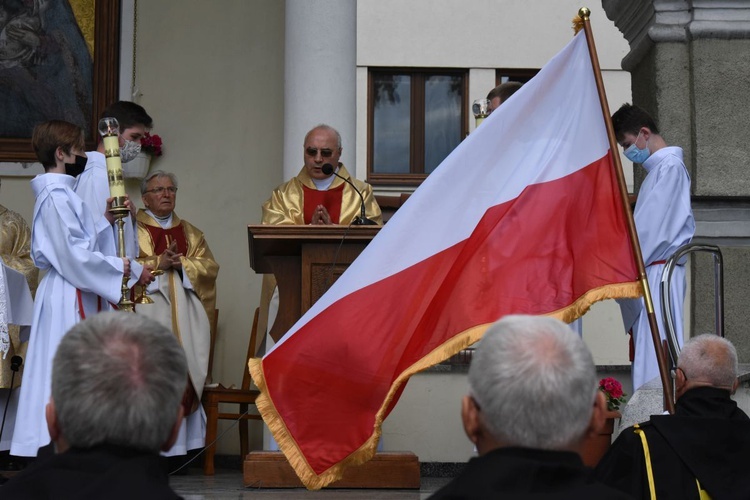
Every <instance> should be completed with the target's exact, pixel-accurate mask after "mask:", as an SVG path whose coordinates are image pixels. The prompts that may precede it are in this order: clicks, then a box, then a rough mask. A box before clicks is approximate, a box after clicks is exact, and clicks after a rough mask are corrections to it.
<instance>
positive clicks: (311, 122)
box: [284, 0, 357, 180]
mask: <svg viewBox="0 0 750 500" xmlns="http://www.w3.org/2000/svg"><path fill="white" fill-rule="evenodd" d="M285 29H286V33H285V44H286V46H285V61H284V70H285V74H284V180H288V179H290V178H292V177H294V176H295V175H297V172H299V169H300V168H301V167H302V163H303V157H302V143H303V140H304V137H305V134H306V133H307V131H308V130H310V129H311V128H312V127H314V126H315V125H317V124H319V123H326V124H328V125H330V126H332V127H334V128H335V129H337V130H338V131H339V133H340V134H341V139H342V145H343V148H344V150H343V154H342V156H341V161H342V162H343V163H344V164H345V165H346V166H347V168H349V171H350V172H352V174H353V173H354V171H355V169H354V167H355V165H354V158H355V151H356V148H355V146H356V143H355V140H356V122H355V120H356V99H355V98H356V67H357V64H356V63H357V2H356V0H286V27H285Z"/></svg>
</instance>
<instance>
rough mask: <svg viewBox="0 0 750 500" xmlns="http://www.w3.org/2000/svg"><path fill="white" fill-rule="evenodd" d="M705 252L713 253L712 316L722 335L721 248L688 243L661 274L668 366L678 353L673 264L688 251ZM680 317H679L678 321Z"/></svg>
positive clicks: (722, 290)
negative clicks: (673, 299)
mask: <svg viewBox="0 0 750 500" xmlns="http://www.w3.org/2000/svg"><path fill="white" fill-rule="evenodd" d="M697 252H705V253H709V254H711V255H713V258H714V318H715V328H716V334H717V335H719V336H721V337H723V336H724V259H723V257H722V255H721V250H720V249H719V247H717V246H715V245H705V244H700V243H688V244H687V245H683V246H681V247H680V248H678V249H677V251H676V252H675V253H674V254H672V256H671V257H670V258H669V259H667V262H666V264H665V265H664V270H663V271H662V275H661V313H662V319H663V320H664V329H665V330H666V332H664V334H665V336H666V338H667V345H668V346H669V355H670V358H671V363H670V368H673V367H674V366H676V364H677V358H678V357H679V355H680V345H679V344H678V342H677V336H676V335H675V326H674V315H673V314H672V301H671V294H670V291H671V288H670V287H671V280H672V273H673V272H674V268H675V266H677V265H678V263H679V262H680V260H681V259H683V258H684V257H685V256H686V255H688V254H690V253H697ZM681 320H682V318H680V321H681Z"/></svg>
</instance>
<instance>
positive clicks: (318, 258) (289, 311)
mask: <svg viewBox="0 0 750 500" xmlns="http://www.w3.org/2000/svg"><path fill="white" fill-rule="evenodd" d="M378 231H380V226H349V227H346V226H318V225H316V226H291V225H287V226H271V225H257V226H248V227H247V233H248V243H249V248H250V267H251V268H252V269H253V270H254V271H255V272H256V273H258V274H267V273H272V274H274V275H275V276H276V282H277V285H278V288H279V312H278V314H277V315H276V321H275V322H274V324H273V326H272V327H271V328H270V331H269V333H270V335H271V337H273V338H274V339H275V340H277V341H278V340H279V339H280V338H281V337H282V336H283V335H284V334H285V333H286V332H287V331H288V330H289V329H290V328H291V327H292V326H294V324H295V323H296V322H297V320H298V319H299V318H300V317H302V315H303V314H304V313H305V312H306V311H307V310H308V309H310V307H311V306H312V305H313V304H314V303H315V301H316V300H318V299H319V298H320V297H321V296H322V295H323V294H324V293H325V292H326V290H328V288H330V286H331V285H332V284H333V283H334V282H335V281H336V279H338V277H339V276H341V275H342V274H343V273H344V271H345V270H346V268H347V267H349V265H350V264H351V263H352V262H354V259H356V258H357V256H359V254H360V253H361V252H362V250H364V248H365V247H366V246H367V244H368V243H369V242H370V241H371V240H372V239H373V238H374V237H375V235H376V234H377V233H378ZM243 481H244V483H245V485H251V484H255V485H262V487H266V488H290V487H292V488H293V487H299V486H302V483H300V481H299V479H298V478H297V476H296V474H295V473H294V470H293V469H292V466H291V465H289V463H288V462H287V461H286V459H285V458H284V455H283V454H282V453H281V452H269V451H253V452H250V453H249V454H248V455H247V457H245V458H244V466H243ZM419 486H420V473H419V461H418V459H417V457H416V455H414V454H413V453H409V452H406V453H401V452H396V453H378V454H377V455H376V456H375V458H374V459H373V460H370V461H369V462H367V463H365V464H363V465H360V466H357V467H352V468H350V470H347V473H346V474H345V476H344V478H343V479H342V480H340V481H338V482H336V483H333V484H332V485H331V487H334V488H419Z"/></svg>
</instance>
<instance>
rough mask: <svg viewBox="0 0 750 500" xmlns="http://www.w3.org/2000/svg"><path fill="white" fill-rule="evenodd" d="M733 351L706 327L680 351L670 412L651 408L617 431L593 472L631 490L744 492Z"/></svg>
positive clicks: (709, 494)
mask: <svg viewBox="0 0 750 500" xmlns="http://www.w3.org/2000/svg"><path fill="white" fill-rule="evenodd" d="M737 375H738V363H737V351H736V350H735V348H734V346H733V345H732V343H731V342H729V341H728V340H726V339H724V338H721V337H719V336H717V335H713V334H703V335H698V336H697V337H693V338H692V339H690V340H689V341H688V342H686V343H685V346H684V347H683V349H682V352H681V353H680V357H679V360H678V362H677V368H676V369H675V370H674V371H673V373H672V376H673V377H674V380H675V397H676V398H677V402H676V404H675V413H674V415H653V416H651V418H650V419H649V421H648V422H645V423H642V424H637V425H635V426H633V427H629V428H628V429H625V430H624V431H622V432H621V433H620V435H619V436H618V437H617V440H616V441H615V442H614V443H613V444H612V447H611V448H610V449H609V451H608V452H607V454H606V455H604V457H603V458H602V460H601V461H600V462H599V465H597V468H596V475H597V477H598V478H599V479H600V480H601V481H603V482H605V483H607V484H609V485H610V486H613V487H616V488H618V489H620V490H622V491H625V492H629V493H631V494H632V495H634V496H635V497H636V498H659V500H662V499H670V498H674V499H681V500H682V499H692V498H695V499H703V498H714V499H717V498H718V499H735V498H736V499H747V498H750V475H748V474H747V471H746V469H747V464H750V419H749V418H748V416H747V415H746V414H745V412H743V411H742V410H741V409H739V408H738V407H737V403H735V402H734V401H733V400H732V399H731V395H732V394H734V392H735V390H736V389H737V386H738V384H739V381H738V379H737Z"/></svg>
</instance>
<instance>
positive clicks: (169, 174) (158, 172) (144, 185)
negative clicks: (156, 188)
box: [141, 170, 177, 194]
mask: <svg viewBox="0 0 750 500" xmlns="http://www.w3.org/2000/svg"><path fill="white" fill-rule="evenodd" d="M154 177H158V178H162V177H169V178H170V179H171V180H172V185H173V186H174V187H177V176H176V175H174V174H173V173H172V172H165V171H164V170H154V171H153V172H151V173H150V174H148V175H147V176H146V177H144V179H143V180H142V181H141V194H146V190H147V189H148V183H149V182H150V181H151V179H153V178H154Z"/></svg>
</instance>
